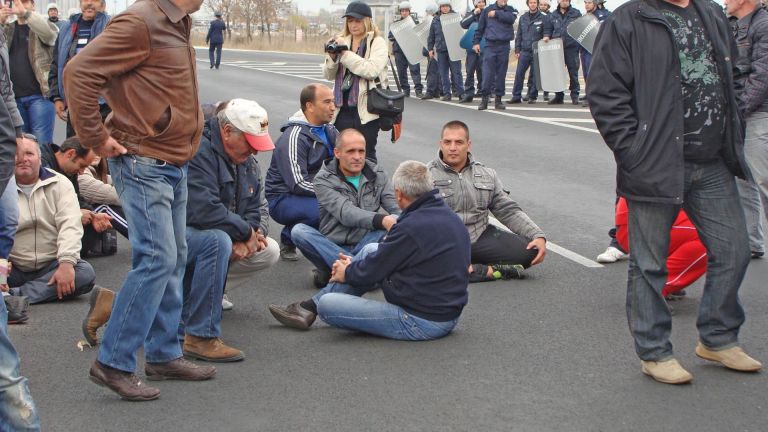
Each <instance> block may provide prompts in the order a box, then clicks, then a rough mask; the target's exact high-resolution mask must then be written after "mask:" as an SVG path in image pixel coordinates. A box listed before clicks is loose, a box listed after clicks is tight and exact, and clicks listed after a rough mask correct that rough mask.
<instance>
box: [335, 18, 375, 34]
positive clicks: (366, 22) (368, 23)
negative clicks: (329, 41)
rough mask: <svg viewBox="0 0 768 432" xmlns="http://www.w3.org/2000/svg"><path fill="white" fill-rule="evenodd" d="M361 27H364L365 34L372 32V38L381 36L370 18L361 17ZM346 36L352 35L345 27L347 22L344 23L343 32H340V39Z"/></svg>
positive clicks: (347, 27)
mask: <svg viewBox="0 0 768 432" xmlns="http://www.w3.org/2000/svg"><path fill="white" fill-rule="evenodd" d="M347 19H349V18H347ZM363 26H365V33H366V34H368V33H370V32H373V37H379V36H381V30H379V27H378V26H377V25H376V24H375V23H374V22H373V20H372V19H371V17H363ZM346 36H352V33H350V32H349V26H347V20H345V21H344V31H343V32H341V37H346Z"/></svg>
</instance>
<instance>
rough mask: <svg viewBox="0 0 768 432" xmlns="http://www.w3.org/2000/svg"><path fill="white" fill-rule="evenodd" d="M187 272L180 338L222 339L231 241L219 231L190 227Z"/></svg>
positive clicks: (188, 228) (185, 275) (188, 232)
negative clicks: (223, 308) (222, 302)
mask: <svg viewBox="0 0 768 432" xmlns="http://www.w3.org/2000/svg"><path fill="white" fill-rule="evenodd" d="M187 248H188V250H187V270H186V273H185V274H184V306H183V309H182V312H181V318H182V321H181V325H180V326H179V336H180V337H181V338H183V336H184V332H185V331H186V333H187V334H190V335H193V336H197V337H203V338H212V337H219V336H221V298H222V296H223V295H224V285H225V284H226V282H227V271H228V269H229V257H230V256H231V255H232V239H231V238H230V237H229V235H228V234H227V233H225V232H224V231H221V230H217V229H210V230H198V229H195V228H192V227H189V226H188V227H187Z"/></svg>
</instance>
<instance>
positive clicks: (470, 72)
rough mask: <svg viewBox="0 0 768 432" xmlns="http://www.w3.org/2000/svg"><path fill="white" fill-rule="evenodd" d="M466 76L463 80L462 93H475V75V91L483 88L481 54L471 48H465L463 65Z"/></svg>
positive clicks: (470, 94) (467, 94)
mask: <svg viewBox="0 0 768 432" xmlns="http://www.w3.org/2000/svg"><path fill="white" fill-rule="evenodd" d="M464 66H465V67H464V70H465V72H466V73H467V78H466V79H465V80H464V95H465V96H474V95H475V76H477V92H478V93H480V90H481V89H482V88H483V55H482V54H478V53H476V52H475V51H473V50H467V62H466V63H465V65H464Z"/></svg>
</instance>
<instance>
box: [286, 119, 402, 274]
mask: <svg viewBox="0 0 768 432" xmlns="http://www.w3.org/2000/svg"><path fill="white" fill-rule="evenodd" d="M333 155H334V159H333V160H331V161H330V162H326V163H325V164H324V165H323V167H322V168H320V171H318V173H317V175H316V176H315V179H314V182H313V183H314V185H315V193H316V194H317V201H318V205H319V207H320V230H316V229H315V228H312V227H310V226H309V225H305V224H298V225H296V226H294V227H293V229H292V230H291V240H293V243H294V244H296V247H298V248H299V250H301V253H302V254H304V256H305V257H307V259H309V260H310V261H311V262H312V264H314V265H315V267H316V269H315V270H313V272H314V277H313V282H314V284H315V286H316V287H318V288H322V287H324V286H326V285H327V284H328V279H330V277H331V270H330V269H331V266H332V265H333V263H334V261H336V260H337V259H338V258H339V253H340V252H343V253H344V254H351V255H353V256H354V255H355V254H357V252H358V251H359V250H360V249H362V248H363V246H365V245H367V244H369V243H378V241H379V240H381V238H382V237H383V236H384V234H386V233H387V231H389V229H390V228H392V225H394V224H395V222H396V221H397V216H396V215H399V214H400V208H399V207H398V206H397V202H396V200H395V194H394V191H393V189H392V185H391V184H390V182H389V179H388V178H387V174H386V173H385V172H384V170H383V169H381V168H379V167H377V166H376V165H375V164H374V163H373V162H371V161H370V160H366V158H365V137H363V135H362V134H361V133H360V132H359V131H357V130H355V129H346V130H344V131H343V132H341V134H339V137H338V138H337V140H336V147H335V148H334V150H333Z"/></svg>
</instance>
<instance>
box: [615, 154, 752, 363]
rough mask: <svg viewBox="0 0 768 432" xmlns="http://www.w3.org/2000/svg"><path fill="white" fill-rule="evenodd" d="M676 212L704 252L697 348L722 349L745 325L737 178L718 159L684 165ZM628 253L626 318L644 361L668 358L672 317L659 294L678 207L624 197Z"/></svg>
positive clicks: (745, 242)
mask: <svg viewBox="0 0 768 432" xmlns="http://www.w3.org/2000/svg"><path fill="white" fill-rule="evenodd" d="M684 176H685V190H684V196H683V202H684V203H683V205H682V208H683V209H684V210H685V212H686V213H687V214H688V217H689V218H690V219H691V222H693V225H694V226H695V227H696V230H697V231H698V233H699V237H700V238H701V241H702V243H703V244H704V246H705V247H706V248H707V277H706V282H705V283H704V292H703V294H702V297H701V303H700V306H699V317H698V320H697V321H696V326H697V328H698V330H699V339H700V340H701V343H702V344H704V345H705V346H707V347H709V348H710V349H715V350H720V349H725V348H728V347H730V346H733V345H735V344H736V343H737V341H738V335H739V328H740V327H741V325H742V323H744V310H743V309H742V307H741V304H740V303H739V294H738V292H739V287H740V286H741V281H742V279H743V278H744V273H745V272H746V270H747V264H749V239H748V236H747V229H746V225H745V222H744V212H743V211H742V209H741V206H740V202H739V194H738V191H737V189H736V180H735V178H734V176H733V174H732V173H731V172H730V171H728V169H727V168H726V166H725V164H724V163H723V162H722V161H716V162H709V163H695V162H690V161H686V162H685V173H684ZM627 205H628V206H629V232H630V233H631V236H632V253H630V254H629V277H628V281H627V318H628V320H629V329H630V331H631V332H632V336H633V337H634V339H635V350H636V351H637V355H638V356H639V357H640V359H642V360H648V361H661V360H664V359H667V358H670V357H672V355H673V354H672V343H671V342H670V341H669V335H670V333H671V331H672V315H671V313H670V310H669V308H668V307H667V303H666V302H665V301H664V296H663V295H662V289H663V288H664V284H665V283H666V281H667V267H666V262H667V252H668V250H669V232H670V229H671V227H672V223H673V222H674V220H675V218H676V217H677V214H678V212H679V211H680V206H679V205H673V204H658V203H649V202H643V201H636V200H629V199H628V200H627Z"/></svg>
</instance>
